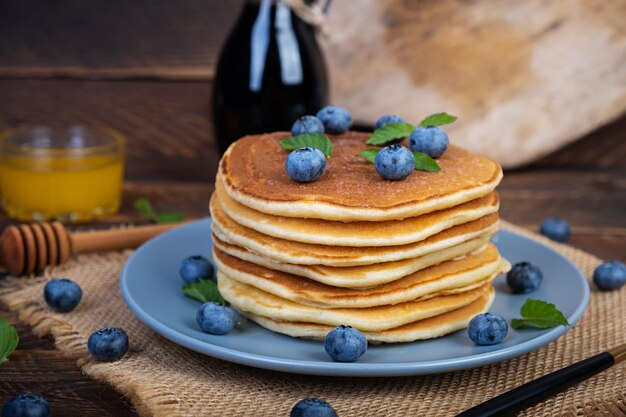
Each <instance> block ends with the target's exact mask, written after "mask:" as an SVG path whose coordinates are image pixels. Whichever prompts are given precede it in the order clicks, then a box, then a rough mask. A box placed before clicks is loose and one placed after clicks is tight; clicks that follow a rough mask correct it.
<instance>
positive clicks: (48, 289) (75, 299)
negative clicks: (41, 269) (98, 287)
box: [43, 278, 83, 313]
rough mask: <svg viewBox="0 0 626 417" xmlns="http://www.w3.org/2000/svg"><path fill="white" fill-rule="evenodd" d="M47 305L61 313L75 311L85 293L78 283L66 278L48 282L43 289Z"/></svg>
mask: <svg viewBox="0 0 626 417" xmlns="http://www.w3.org/2000/svg"><path fill="white" fill-rule="evenodd" d="M43 296H44V298H45V299H46V303H48V305H49V306H50V307H52V308H53V309H54V310H56V311H58V312H60V313H67V312H68V311H72V310H74V308H75V307H76V306H77V305H78V303H80V299H81V298H82V297H83V291H82V290H81V289H80V287H79V286H78V284H77V283H75V282H74V281H70V280H69V279H65V278H55V279H53V280H50V281H48V283H47V284H46V286H45V287H44V289H43Z"/></svg>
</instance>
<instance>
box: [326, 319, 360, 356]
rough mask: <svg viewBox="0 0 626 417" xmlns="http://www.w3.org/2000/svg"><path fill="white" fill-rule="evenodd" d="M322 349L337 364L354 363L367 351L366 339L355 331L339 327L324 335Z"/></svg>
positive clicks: (347, 327)
mask: <svg viewBox="0 0 626 417" xmlns="http://www.w3.org/2000/svg"><path fill="white" fill-rule="evenodd" d="M324 349H325V350H326V353H328V354H329V355H330V357H331V358H333V360H335V361H337V362H354V361H356V360H357V359H359V358H360V357H361V356H362V355H363V354H364V353H365V351H366V350H367V339H366V338H365V336H364V335H363V333H361V332H360V331H358V330H357V329H353V328H352V327H350V326H344V325H340V326H337V327H335V328H334V329H333V330H331V331H330V332H329V333H328V334H327V335H326V339H325V340H324Z"/></svg>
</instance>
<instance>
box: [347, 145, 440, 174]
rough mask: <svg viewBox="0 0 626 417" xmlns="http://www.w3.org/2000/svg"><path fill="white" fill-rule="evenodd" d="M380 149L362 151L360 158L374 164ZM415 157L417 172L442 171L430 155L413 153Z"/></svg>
mask: <svg viewBox="0 0 626 417" xmlns="http://www.w3.org/2000/svg"><path fill="white" fill-rule="evenodd" d="M378 152H380V149H378V148H367V149H364V150H362V151H361V153H360V154H359V155H358V156H362V157H363V158H365V159H366V160H367V162H369V163H372V164H373V163H374V161H375V160H376V155H378ZM413 156H414V157H415V168H414V169H415V170H416V171H428V172H437V171H441V167H440V166H439V164H438V163H437V161H435V160H434V159H433V158H431V157H430V155H428V154H425V153H421V152H413Z"/></svg>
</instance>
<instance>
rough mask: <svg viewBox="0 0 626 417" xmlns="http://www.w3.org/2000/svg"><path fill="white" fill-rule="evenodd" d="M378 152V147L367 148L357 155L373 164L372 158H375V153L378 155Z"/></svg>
mask: <svg viewBox="0 0 626 417" xmlns="http://www.w3.org/2000/svg"><path fill="white" fill-rule="evenodd" d="M378 152H380V149H378V148H367V149H364V150H362V151H361V153H360V154H359V155H358V156H362V157H363V158H365V159H366V160H367V162H369V163H371V164H373V163H374V160H375V159H376V155H378Z"/></svg>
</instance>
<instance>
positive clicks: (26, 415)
mask: <svg viewBox="0 0 626 417" xmlns="http://www.w3.org/2000/svg"><path fill="white" fill-rule="evenodd" d="M51 415H52V413H51V411H50V406H49V405H48V402H47V401H46V400H44V399H43V398H42V397H40V396H39V395H33V394H19V395H16V396H15V397H13V398H11V399H10V400H9V401H7V402H6V403H4V406H3V407H2V417H49V416H51Z"/></svg>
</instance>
